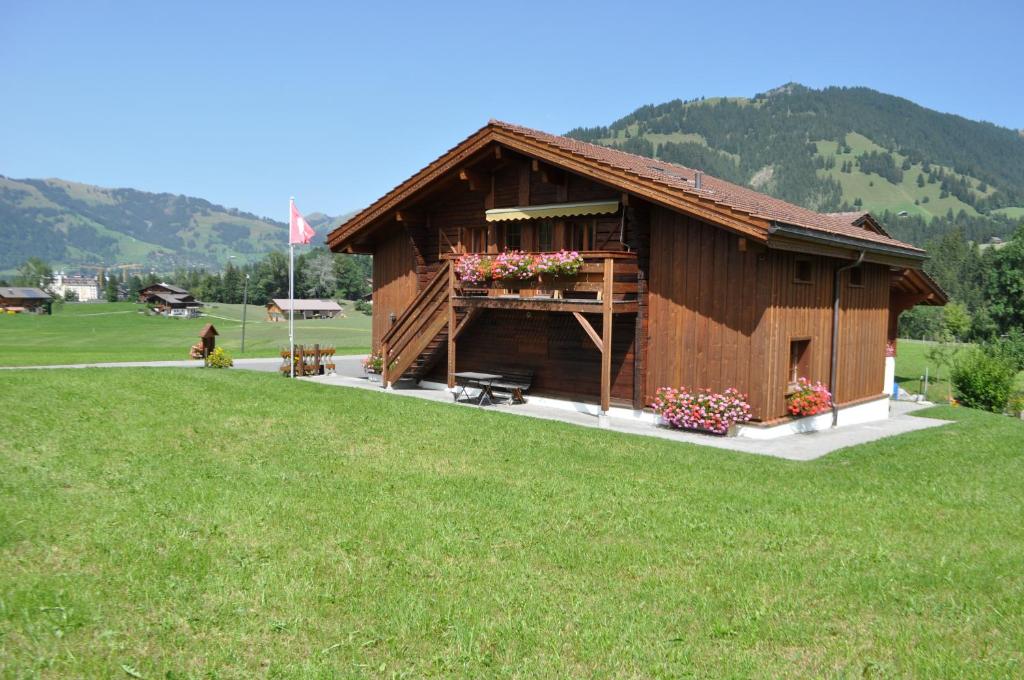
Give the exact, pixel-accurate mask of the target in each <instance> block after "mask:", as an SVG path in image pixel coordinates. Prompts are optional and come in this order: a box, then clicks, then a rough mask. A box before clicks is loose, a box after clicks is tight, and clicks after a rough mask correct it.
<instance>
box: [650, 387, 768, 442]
mask: <svg viewBox="0 0 1024 680" xmlns="http://www.w3.org/2000/svg"><path fill="white" fill-rule="evenodd" d="M651 408H653V409H654V412H655V413H657V414H658V415H659V416H660V417H661V420H662V422H663V423H664V424H665V425H668V426H669V427H673V428H676V429H685V430H698V431H702V432H710V433H712V434H718V435H724V434H727V433H728V432H729V429H730V428H731V427H732V426H733V425H735V424H736V423H745V422H747V421H748V420H750V418H751V413H750V404H749V403H748V402H747V396H746V395H745V394H741V393H740V391H739V390H737V389H735V388H733V387H730V388H728V389H726V390H725V391H724V392H721V393H719V392H712V391H711V390H708V389H704V390H690V389H688V388H686V387H681V388H678V389H677V388H674V387H659V388H658V391H657V393H656V395H655V399H654V402H653V403H652V404H651Z"/></svg>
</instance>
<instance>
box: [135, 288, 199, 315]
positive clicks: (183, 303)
mask: <svg viewBox="0 0 1024 680" xmlns="http://www.w3.org/2000/svg"><path fill="white" fill-rule="evenodd" d="M139 302H140V303H142V304H147V305H153V307H154V309H156V310H157V311H158V312H161V313H163V314H171V313H181V312H193V311H194V310H195V308H198V307H202V306H203V303H201V302H199V301H198V300H196V299H195V298H194V297H192V294H191V293H189V292H188V291H187V290H185V289H184V288H180V287H178V286H172V285H171V284H169V283H154V284H152V285H149V286H146V287H145V288H143V289H142V290H140V291H139Z"/></svg>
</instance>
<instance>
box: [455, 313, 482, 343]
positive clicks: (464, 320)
mask: <svg viewBox="0 0 1024 680" xmlns="http://www.w3.org/2000/svg"><path fill="white" fill-rule="evenodd" d="M478 316H480V310H479V309H476V308H475V307H471V308H470V309H468V310H466V315H465V316H464V317H462V321H460V322H459V323H458V325H457V326H456V327H455V337H456V339H458V337H459V336H460V335H462V331H464V330H466V326H468V325H469V324H470V323H471V322H472V321H473V319H475V318H476V317H478Z"/></svg>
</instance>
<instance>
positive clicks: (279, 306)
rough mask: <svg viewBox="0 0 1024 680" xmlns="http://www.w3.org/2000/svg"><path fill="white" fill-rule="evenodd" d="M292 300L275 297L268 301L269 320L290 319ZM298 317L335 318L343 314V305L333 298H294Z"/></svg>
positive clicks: (296, 316)
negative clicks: (289, 311)
mask: <svg viewBox="0 0 1024 680" xmlns="http://www.w3.org/2000/svg"><path fill="white" fill-rule="evenodd" d="M291 302H292V301H290V300H288V298H274V299H273V300H271V301H270V302H268V303H267V321H284V320H287V319H288V310H289V309H290V306H289V305H290V303H291ZM294 302H295V318H297V319H333V318H334V317H336V316H338V314H341V305H339V304H338V303H337V302H334V301H333V300H294Z"/></svg>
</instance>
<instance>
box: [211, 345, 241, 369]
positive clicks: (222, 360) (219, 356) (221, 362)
mask: <svg viewBox="0 0 1024 680" xmlns="http://www.w3.org/2000/svg"><path fill="white" fill-rule="evenodd" d="M206 363H207V365H208V366H209V367H210V368H231V367H232V366H234V365H235V362H233V361H232V360H231V355H230V354H228V353H227V352H225V351H224V348H223V347H215V348H214V350H213V351H212V352H210V356H209V358H208V359H207V361H206Z"/></svg>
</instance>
